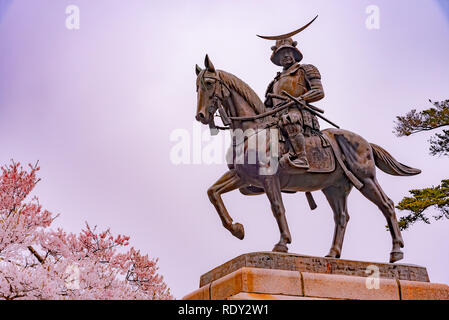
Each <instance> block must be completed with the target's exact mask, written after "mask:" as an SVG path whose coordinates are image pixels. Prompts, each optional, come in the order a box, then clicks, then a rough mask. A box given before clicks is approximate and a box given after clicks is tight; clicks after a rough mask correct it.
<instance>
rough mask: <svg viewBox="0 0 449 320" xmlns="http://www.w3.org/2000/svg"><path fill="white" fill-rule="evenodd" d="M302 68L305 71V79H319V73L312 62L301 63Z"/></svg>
mask: <svg viewBox="0 0 449 320" xmlns="http://www.w3.org/2000/svg"><path fill="white" fill-rule="evenodd" d="M301 67H302V68H303V70H304V71H305V72H306V75H307V79H309V80H314V79H321V74H320V72H319V71H318V69H317V67H315V66H314V65H313V64H303V65H301Z"/></svg>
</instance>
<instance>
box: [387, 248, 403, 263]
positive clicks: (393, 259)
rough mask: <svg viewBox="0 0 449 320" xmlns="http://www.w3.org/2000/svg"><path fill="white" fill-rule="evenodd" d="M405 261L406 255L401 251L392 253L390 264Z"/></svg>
mask: <svg viewBox="0 0 449 320" xmlns="http://www.w3.org/2000/svg"><path fill="white" fill-rule="evenodd" d="M402 259H404V253H403V252H401V251H393V252H391V253H390V263H394V262H396V261H399V260H402Z"/></svg>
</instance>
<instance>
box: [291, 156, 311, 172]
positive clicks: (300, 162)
mask: <svg viewBox="0 0 449 320" xmlns="http://www.w3.org/2000/svg"><path fill="white" fill-rule="evenodd" d="M287 159H288V162H289V163H290V165H291V166H292V167H294V168H299V169H309V168H310V166H309V162H308V161H307V158H306V157H298V158H295V159H292V158H291V157H290V155H288V156H287Z"/></svg>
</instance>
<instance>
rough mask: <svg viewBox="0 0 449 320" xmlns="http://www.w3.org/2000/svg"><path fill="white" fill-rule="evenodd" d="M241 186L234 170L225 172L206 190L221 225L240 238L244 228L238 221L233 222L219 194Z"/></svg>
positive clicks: (243, 233)
mask: <svg viewBox="0 0 449 320" xmlns="http://www.w3.org/2000/svg"><path fill="white" fill-rule="evenodd" d="M242 186H243V183H242V181H241V179H240V177H239V176H238V175H237V173H236V172H235V170H230V171H228V172H226V173H225V174H224V175H223V176H222V177H221V178H220V179H218V180H217V182H215V183H214V184H213V185H212V186H211V187H210V188H209V189H208V190H207V195H208V196H209V200H210V202H211V203H212V204H213V205H214V207H215V209H216V210H217V212H218V215H219V216H220V219H221V222H222V224H223V226H224V227H225V228H226V229H227V230H229V231H230V232H231V233H232V235H233V236H234V237H236V238H238V239H240V240H242V239H243V238H244V237H245V229H244V228H243V225H242V224H240V223H233V220H232V218H231V216H230V215H229V213H228V210H227V209H226V207H225V205H224V203H223V199H222V198H221V195H222V194H223V193H226V192H230V191H232V190H235V189H238V188H240V187H242Z"/></svg>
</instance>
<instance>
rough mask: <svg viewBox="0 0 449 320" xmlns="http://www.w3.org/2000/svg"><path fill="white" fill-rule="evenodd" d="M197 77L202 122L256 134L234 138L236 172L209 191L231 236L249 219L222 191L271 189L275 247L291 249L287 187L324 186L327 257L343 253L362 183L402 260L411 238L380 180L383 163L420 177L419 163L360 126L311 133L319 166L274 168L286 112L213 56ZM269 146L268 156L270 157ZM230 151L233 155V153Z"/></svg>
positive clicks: (241, 230) (392, 170)
mask: <svg viewBox="0 0 449 320" xmlns="http://www.w3.org/2000/svg"><path fill="white" fill-rule="evenodd" d="M196 75H197V79H196V89H197V100H198V101H197V111H196V120H197V121H199V122H201V123H202V124H205V125H209V127H210V128H211V129H213V130H215V132H216V130H218V129H230V130H233V131H238V130H240V131H245V132H247V131H251V132H253V134H247V135H245V136H244V137H243V140H242V141H240V143H237V142H236V139H235V137H233V143H232V145H231V147H230V149H229V151H228V155H227V158H228V167H229V170H228V171H227V172H226V173H225V174H224V175H223V176H222V177H221V178H219V179H218V180H217V182H216V183H215V184H213V185H212V186H211V187H210V188H209V189H208V191H207V194H208V196H209V199H210V201H211V202H212V204H213V205H214V207H215V209H216V210H217V212H218V215H219V217H220V219H221V222H222V224H223V226H224V227H225V228H226V229H227V230H229V231H230V232H231V233H232V235H234V236H235V237H237V238H238V239H241V240H242V239H243V238H244V235H245V232H244V228H243V225H242V224H240V223H237V222H233V219H232V218H231V216H230V215H229V213H228V211H227V209H226V207H225V205H224V203H223V200H222V198H221V195H222V194H224V193H227V192H230V191H233V190H237V189H239V190H240V192H241V193H243V194H244V195H256V194H263V193H265V194H266V195H267V197H268V199H269V201H270V203H271V210H272V212H273V215H274V217H275V219H276V222H277V224H278V227H279V231H280V240H279V242H278V243H276V244H275V246H274V248H273V251H275V252H287V251H288V247H287V244H289V243H291V241H292V237H291V234H290V231H289V227H288V224H287V220H286V216H285V208H284V205H283V201H282V192H285V193H295V192H306V195H307V193H308V195H310V192H312V191H317V190H321V191H322V192H323V193H324V195H325V196H326V198H327V200H328V202H329V204H330V206H331V208H332V211H333V214H334V222H335V229H334V235H333V240H332V246H331V248H330V250H329V253H328V254H327V255H326V257H332V258H339V257H340V255H341V250H342V244H343V239H344V234H345V229H346V225H347V223H348V220H349V215H348V207H347V198H348V195H349V193H350V192H351V189H352V187H353V186H355V187H356V188H357V189H358V190H359V191H360V192H361V193H362V194H363V195H364V196H365V197H366V198H368V200H370V201H371V202H373V203H374V204H375V205H376V206H377V207H378V208H379V209H380V211H381V212H382V213H383V215H384V216H385V218H386V220H387V224H388V228H389V231H390V234H391V237H392V242H393V246H392V250H391V253H390V262H391V263H393V262H396V261H398V260H401V259H403V252H402V251H401V248H403V247H404V241H403V239H402V236H401V232H400V229H399V226H398V222H397V218H396V213H395V207H394V203H393V201H392V200H390V199H389V198H388V196H387V195H386V194H385V192H384V191H383V190H382V188H381V186H380V185H379V183H378V181H377V179H376V166H377V167H378V168H379V169H381V170H382V171H384V172H386V173H388V174H391V175H396V176H411V175H416V174H419V173H420V172H421V171H420V170H419V169H415V168H411V167H409V166H406V165H404V164H402V163H399V162H398V161H397V160H395V159H394V158H393V157H392V156H391V155H390V154H389V153H388V152H387V151H386V150H384V149H383V148H381V147H380V146H378V145H375V144H372V143H369V142H368V141H366V140H365V139H364V138H362V137H361V136H359V135H357V134H355V133H353V132H350V131H347V130H343V129H336V128H331V129H325V130H322V131H321V133H320V134H319V135H318V136H314V137H313V138H312V137H311V138H307V139H308V140H309V142H308V146H309V147H310V148H311V149H310V151H308V152H307V154H308V155H309V154H310V155H311V157H312V158H313V157H315V158H316V159H315V160H316V161H315V165H314V161H313V159H309V162H310V169H298V168H292V167H289V166H288V165H286V164H285V163H284V164H283V163H282V160H281V161H280V162H279V166H277V167H276V168H275V170H271V171H270V165H271V164H270V163H269V161H267V159H268V160H270V159H273V158H275V160H279V159H280V158H281V156H282V154H283V153H285V152H286V150H287V149H286V148H287V147H286V146H285V143H284V144H283V143H279V145H277V144H276V143H278V142H279V139H278V137H277V136H276V135H273V134H268V133H267V132H270V131H274V132H277V121H276V115H277V114H278V112H279V111H280V110H278V109H276V110H271V111H269V110H267V108H266V106H265V105H264V104H263V102H262V101H261V100H260V98H259V97H258V96H257V94H256V93H255V92H254V91H253V90H252V89H251V88H250V87H249V86H248V85H247V84H246V83H245V82H243V81H242V80H240V79H239V78H237V77H236V76H234V75H232V74H230V73H228V72H226V71H223V70H216V69H215V67H214V65H213V64H212V61H211V60H210V59H209V57H208V56H207V55H206V58H205V68H204V69H201V68H200V67H199V66H198V65H197V66H196ZM291 103H295V102H293V101H291V102H290V104H288V103H286V105H291ZM284 107H285V105H284ZM281 108H282V107H281ZM281 108H279V109H281ZM217 110H218V112H219V116H220V117H221V119H222V122H223V124H225V127H219V126H216V125H215V122H214V117H215V116H216V115H215V114H216V112H217ZM268 129H270V130H268ZM256 136H257V137H258V140H260V141H263V142H262V143H260V141H259V143H258V144H257V145H258V146H259V147H260V146H261V145H262V146H263V147H264V148H261V149H262V150H263V151H262V152H261V151H260V150H256V151H254V148H253V147H251V143H250V140H252V139H254V138H255V137H256ZM261 137H262V138H263V139H261ZM275 140H276V141H275ZM311 141H315V142H314V143H312V142H311ZM316 141H321V142H323V143H319V142H318V143H317V142H316ZM273 142H276V143H273ZM326 144H327V146H326ZM329 145H330V147H329ZM238 146H240V148H239V149H240V150H241V151H240V155H239V151H236V148H237V147H238ZM273 146H274V147H273ZM274 149H276V150H274ZM329 150H331V151H330V152H329ZM254 152H255V154H256V155H255V157H253V159H256V160H255V161H253V162H252V163H249V162H250V161H235V159H236V156H241V157H243V158H244V159H245V160H248V159H250V158H251V157H252V153H254ZM264 152H265V153H267V154H268V153H269V155H266V157H265V155H264V154H263V153H264ZM231 153H232V154H233V156H232V157H230V156H229V154H231ZM231 158H232V159H231ZM310 160H312V161H310ZM323 163H325V164H326V165H325V166H324V167H325V168H324V169H323V168H321V167H320V166H322V164H323ZM320 164H321V165H320ZM326 168H327V169H326ZM271 169H272V168H271ZM320 169H321V170H320ZM312 199H313V198H312ZM309 203H310V201H309ZM312 209H313V208H312Z"/></svg>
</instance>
